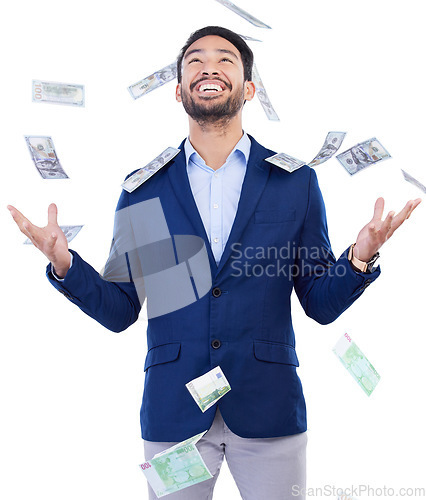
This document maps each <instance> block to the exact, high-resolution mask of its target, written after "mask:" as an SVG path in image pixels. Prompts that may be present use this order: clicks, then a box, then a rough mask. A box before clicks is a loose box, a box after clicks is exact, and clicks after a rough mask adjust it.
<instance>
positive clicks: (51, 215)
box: [47, 203, 58, 226]
mask: <svg viewBox="0 0 426 500" xmlns="http://www.w3.org/2000/svg"><path fill="white" fill-rule="evenodd" d="M47 223H48V224H55V225H56V226H57V225H58V207H57V206H56V205H55V204H54V203H51V204H50V205H49V208H48V209H47Z"/></svg>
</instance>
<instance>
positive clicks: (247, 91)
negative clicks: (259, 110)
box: [244, 80, 256, 101]
mask: <svg viewBox="0 0 426 500" xmlns="http://www.w3.org/2000/svg"><path fill="white" fill-rule="evenodd" d="M255 93H256V86H255V85H254V83H253V82H251V81H248V80H247V81H246V82H244V100H246V101H251V100H252V99H253V97H254V95H255Z"/></svg>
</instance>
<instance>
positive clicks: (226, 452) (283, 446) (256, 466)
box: [144, 409, 307, 500]
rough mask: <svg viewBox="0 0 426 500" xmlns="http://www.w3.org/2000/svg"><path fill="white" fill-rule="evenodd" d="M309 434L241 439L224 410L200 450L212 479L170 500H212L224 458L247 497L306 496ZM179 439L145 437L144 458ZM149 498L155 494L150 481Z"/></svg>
mask: <svg viewBox="0 0 426 500" xmlns="http://www.w3.org/2000/svg"><path fill="white" fill-rule="evenodd" d="M306 443H307V435H306V432H303V433H301V434H294V435H292V436H284V437H278V438H256V439H252V438H242V437H240V436H237V435H236V434H234V433H233V432H232V431H231V430H230V429H229V427H228V426H227V425H226V424H225V422H224V421H223V418H222V415H221V414H220V411H219V409H217V411H216V416H215V418H214V420H213V424H212V426H211V427H210V429H209V431H208V432H206V434H204V436H203V437H202V438H201V439H200V441H198V443H197V445H196V446H197V448H198V451H199V452H200V454H201V456H202V457H203V460H204V462H205V463H206V465H207V468H208V469H209V471H210V473H211V474H212V476H213V477H212V478H211V479H208V480H207V481H203V482H202V483H198V484H195V485H194V486H190V487H188V488H185V489H183V490H181V491H176V492H175V493H172V494H171V495H169V496H170V500H211V499H212V498H213V488H214V485H215V483H216V480H217V478H218V476H219V472H220V466H221V465H222V461H223V457H226V461H227V463H228V467H229V470H230V471H231V474H232V476H233V478H234V480H235V483H236V484H237V487H238V489H239V491H240V494H241V498H243V500H295V499H296V500H305V494H304V492H305V489H306ZM175 444H176V443H169V442H156V441H145V442H144V446H145V459H146V460H150V459H151V458H152V457H153V456H154V455H155V454H157V453H159V452H160V451H163V450H165V449H166V448H169V447H170V446H173V445H175ZM148 489H149V499H150V500H156V498H157V497H156V495H155V493H154V492H153V490H152V488H151V487H150V486H149V485H148Z"/></svg>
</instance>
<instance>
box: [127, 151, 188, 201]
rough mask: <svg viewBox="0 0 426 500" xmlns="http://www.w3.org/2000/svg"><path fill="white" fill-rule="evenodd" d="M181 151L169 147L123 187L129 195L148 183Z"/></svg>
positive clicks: (130, 178)
mask: <svg viewBox="0 0 426 500" xmlns="http://www.w3.org/2000/svg"><path fill="white" fill-rule="evenodd" d="M179 151H180V149H176V148H172V147H169V148H167V149H165V150H164V151H163V152H162V153H161V154H160V155H158V156H157V157H156V158H154V159H153V160H152V161H150V162H149V163H148V165H145V166H144V167H142V168H140V169H139V170H138V171H137V172H135V173H134V174H133V175H131V176H130V177H129V178H128V179H126V180H125V181H124V182H123V184H122V185H121V186H122V188H123V189H125V190H126V191H127V192H128V193H132V192H133V191H134V190H135V189H136V188H138V187H139V186H140V185H141V184H143V183H144V182H146V181H147V180H148V179H149V178H150V177H151V176H153V175H154V174H155V173H156V172H158V171H159V170H160V168H161V167H164V165H166V163H168V162H169V161H170V160H171V159H172V158H174V157H175V156H176V155H177V154H178V153H179Z"/></svg>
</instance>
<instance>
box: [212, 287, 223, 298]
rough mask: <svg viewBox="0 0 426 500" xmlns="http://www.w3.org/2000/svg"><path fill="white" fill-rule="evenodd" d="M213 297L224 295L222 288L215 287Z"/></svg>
mask: <svg viewBox="0 0 426 500" xmlns="http://www.w3.org/2000/svg"><path fill="white" fill-rule="evenodd" d="M212 295H213V297H216V298H217V297H220V296H221V295H222V290H221V289H220V288H217V287H216V288H213V290H212Z"/></svg>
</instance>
